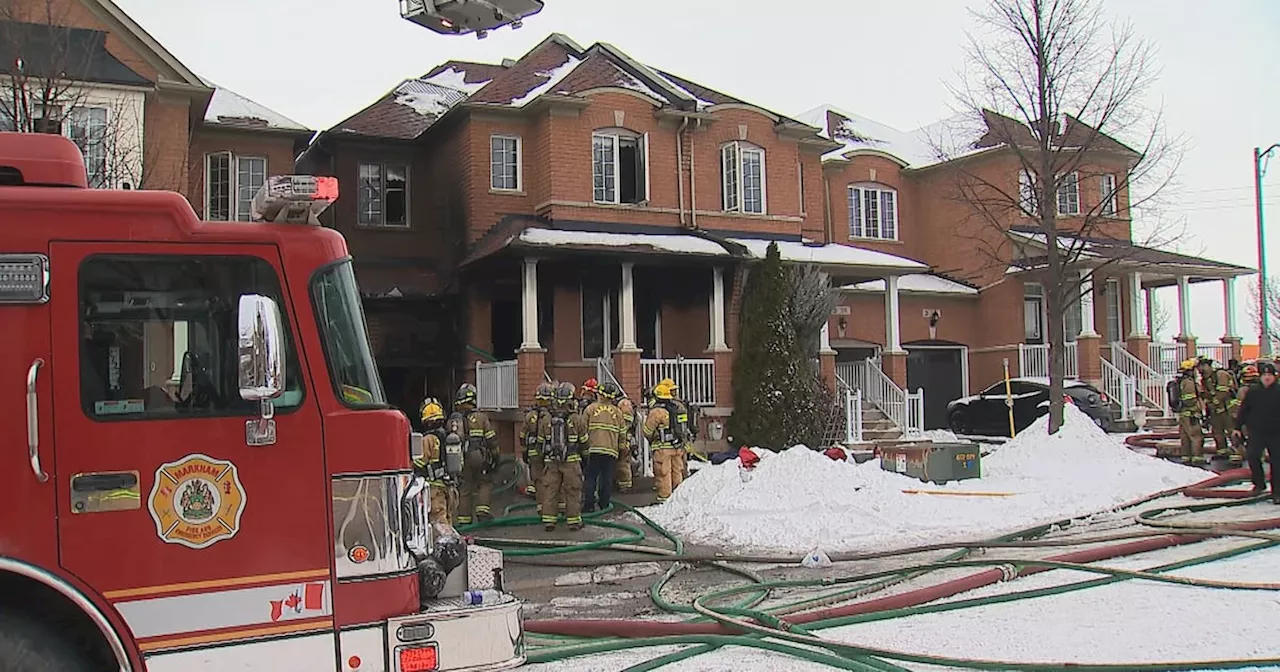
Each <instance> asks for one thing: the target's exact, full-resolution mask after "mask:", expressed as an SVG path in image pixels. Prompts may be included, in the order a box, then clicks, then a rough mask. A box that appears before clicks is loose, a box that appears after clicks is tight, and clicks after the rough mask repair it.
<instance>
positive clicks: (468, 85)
mask: <svg viewBox="0 0 1280 672" xmlns="http://www.w3.org/2000/svg"><path fill="white" fill-rule="evenodd" d="M420 81H423V82H426V83H428V84H435V85H436V86H443V87H446V88H449V89H454V90H456V91H461V92H463V93H465V94H466V95H468V96H469V95H471V94H473V93H475V92H476V91H479V90H480V89H482V88H484V86H485V85H486V84H488V83H489V82H490V81H492V80H488V79H486V80H483V81H479V82H468V81H467V73H466V72H464V71H462V70H459V69H457V68H455V67H453V66H449V69H447V70H441V71H440V72H437V73H436V74H434V75H432V76H430V77H423V78H422V79H421V80H420Z"/></svg>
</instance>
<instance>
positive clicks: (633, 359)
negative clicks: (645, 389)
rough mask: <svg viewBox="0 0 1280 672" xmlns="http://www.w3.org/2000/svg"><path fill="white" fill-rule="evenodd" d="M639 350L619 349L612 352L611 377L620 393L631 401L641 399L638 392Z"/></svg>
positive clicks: (641, 396) (639, 391)
mask: <svg viewBox="0 0 1280 672" xmlns="http://www.w3.org/2000/svg"><path fill="white" fill-rule="evenodd" d="M640 352H641V351H640V349H639V348H627V349H625V350H623V349H621V348H619V349H618V350H615V351H614V352H613V375H614V377H615V378H617V379H618V384H619V385H621V386H622V391H623V392H626V393H627V396H629V397H631V398H632V399H643V398H644V396H643V395H642V394H641V390H640Z"/></svg>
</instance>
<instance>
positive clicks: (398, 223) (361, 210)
mask: <svg viewBox="0 0 1280 672" xmlns="http://www.w3.org/2000/svg"><path fill="white" fill-rule="evenodd" d="M357 188H358V189H359V191H358V202H357V204H356V222H357V223H359V224H361V225H362V226H385V227H388V228H399V229H403V228H407V227H408V226H409V167H408V166H406V165H404V164H396V163H362V164H360V180H359V185H358V186H357Z"/></svg>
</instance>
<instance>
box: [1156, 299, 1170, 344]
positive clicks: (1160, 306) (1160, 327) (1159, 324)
mask: <svg viewBox="0 0 1280 672" xmlns="http://www.w3.org/2000/svg"><path fill="white" fill-rule="evenodd" d="M1171 322H1173V310H1172V309H1170V308H1169V304H1167V303H1165V302H1164V301H1161V300H1160V299H1157V298H1156V297H1154V296H1152V297H1151V337H1152V338H1155V337H1156V334H1163V333H1164V331H1165V329H1168V328H1169V324H1170V323H1171Z"/></svg>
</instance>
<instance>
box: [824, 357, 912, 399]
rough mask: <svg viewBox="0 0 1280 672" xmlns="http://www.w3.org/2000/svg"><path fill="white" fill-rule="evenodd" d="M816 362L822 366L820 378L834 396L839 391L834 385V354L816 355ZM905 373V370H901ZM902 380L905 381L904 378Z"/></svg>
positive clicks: (837, 386)
mask: <svg viewBox="0 0 1280 672" xmlns="http://www.w3.org/2000/svg"><path fill="white" fill-rule="evenodd" d="M818 362H819V364H821V365H822V378H823V380H825V381H826V383H827V388H828V389H830V390H831V392H832V393H833V394H834V393H836V392H839V391H840V387H839V385H837V384H836V352H835V350H830V351H826V352H821V353H818ZM903 371H904V373H905V371H906V370H905V369H903ZM903 380H906V378H905V377H904V378H903Z"/></svg>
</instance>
